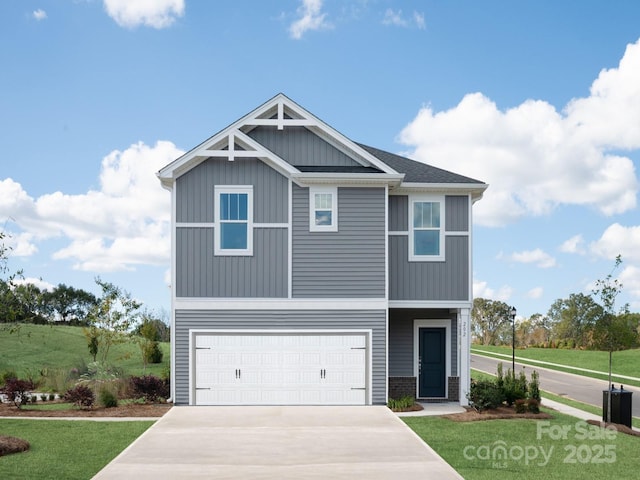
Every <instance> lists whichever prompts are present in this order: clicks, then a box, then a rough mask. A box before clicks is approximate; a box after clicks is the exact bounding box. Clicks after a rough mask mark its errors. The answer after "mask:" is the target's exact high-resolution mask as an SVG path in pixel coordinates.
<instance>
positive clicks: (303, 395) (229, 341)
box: [195, 334, 367, 405]
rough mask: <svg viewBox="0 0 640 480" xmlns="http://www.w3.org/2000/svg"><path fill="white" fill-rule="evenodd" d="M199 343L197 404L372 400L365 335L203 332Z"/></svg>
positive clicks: (199, 337)
mask: <svg viewBox="0 0 640 480" xmlns="http://www.w3.org/2000/svg"><path fill="white" fill-rule="evenodd" d="M195 345H196V355H195V356H196V364H195V369H196V373H195V384H196V385H195V387H196V393H195V397H196V404H202V405H260V404H263V405H278V404H280V405H283V404H284V405H304V404H313V405H317V404H343V405H352V404H353V405H362V404H366V402H367V398H366V389H365V387H366V384H367V374H366V370H367V369H366V360H367V353H366V350H365V348H364V347H365V346H366V336H365V335H364V334H357V335H354V334H344V335H342V334H326V335H323V334H321V335H317V334H282V335H280V334H275V335H271V334H229V335H225V334H217V335H216V334H199V335H196V338H195ZM354 389H355V390H354Z"/></svg>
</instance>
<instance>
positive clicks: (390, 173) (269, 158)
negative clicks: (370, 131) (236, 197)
mask: <svg viewBox="0 0 640 480" xmlns="http://www.w3.org/2000/svg"><path fill="white" fill-rule="evenodd" d="M259 126H271V127H276V128H277V129H278V130H284V129H285V128H287V127H305V128H307V129H308V130H309V131H311V132H312V133H314V134H315V135H317V136H318V137H320V138H322V139H323V140H324V141H326V142H327V143H329V144H330V145H332V146H333V147H335V148H336V149H338V150H339V151H341V152H342V153H344V154H345V155H348V156H349V157H351V158H352V159H353V160H354V161H356V162H358V163H359V164H360V165H362V166H364V167H374V168H375V169H377V170H378V171H379V172H380V173H376V174H374V175H372V174H371V173H368V174H362V173H359V174H348V173H330V172H324V173H318V172H301V171H300V170H298V169H297V168H296V167H294V166H293V165H291V164H290V163H288V162H287V161H285V160H284V159H282V158H281V157H279V156H278V155H276V154H275V153H274V152H272V151H270V150H269V149H267V148H265V147H264V146H263V145H261V144H260V143H259V142H257V141H255V140H254V139H252V138H251V137H250V136H249V135H248V133H249V132H250V131H251V130H253V129H254V128H256V127H259ZM210 157H216V158H226V159H227V160H228V161H231V162H232V161H236V160H241V159H243V158H258V159H260V160H262V161H264V162H265V163H266V164H268V165H269V166H271V167H272V168H274V169H275V170H276V171H278V172H280V173H281V174H283V175H284V176H286V177H287V178H291V179H292V180H293V181H294V182H296V183H297V184H298V185H301V186H309V185H313V184H323V183H333V184H339V183H359V182H362V181H367V182H371V181H374V182H380V183H384V184H388V185H394V186H395V185H399V184H400V182H401V181H402V178H403V177H404V175H403V174H400V173H398V172H397V171H395V170H394V169H392V168H391V167H390V166H389V165H387V164H386V163H384V162H382V161H380V160H379V159H378V158H376V157H375V156H373V155H372V154H371V153H369V152H368V151H367V150H365V149H364V148H362V147H361V146H360V145H358V144H356V143H355V142H353V141H351V140H349V139H348V138H347V137H345V136H344V135H342V134H341V133H340V132H338V131H337V130H334V129H333V128H332V127H330V126H329V125H327V124H325V123H324V122H322V121H321V120H319V119H318V118H317V117H315V116H314V115H313V114H311V113H310V112H308V111H306V110H305V109H304V108H302V107H300V106H299V105H297V104H296V103H295V102H293V101H292V100H290V99H289V98H288V97H286V96H285V95H283V94H278V95H276V96H275V97H274V98H272V99H271V100H269V101H268V102H266V103H265V104H263V105H262V106H260V107H258V108H257V109H255V110H254V111H252V112H251V113H249V114H247V115H245V116H244V117H243V118H241V119H240V120H238V121H236V122H235V123H233V124H231V125H230V126H228V127H227V128H226V129H224V130H222V131H221V132H219V133H217V134H215V135H214V136H212V137H211V138H209V139H208V140H206V141H205V142H203V143H202V144H200V145H198V146H197V147H195V148H194V149H192V150H190V151H189V152H187V153H185V154H184V155H183V156H181V157H180V158H178V159H176V160H175V161H174V162H172V163H170V164H169V165H167V166H166V167H164V168H163V169H162V170H160V171H159V172H158V177H159V178H160V181H161V182H162V185H163V186H164V187H165V188H168V189H171V188H172V184H173V182H174V181H175V179H176V178H178V177H179V176H180V175H182V174H183V173H185V172H187V171H189V170H191V169H192V168H194V167H195V166H196V165H198V164H199V163H201V162H203V161H205V160H206V159H207V158H210Z"/></svg>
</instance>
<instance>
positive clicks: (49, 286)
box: [13, 277, 56, 292]
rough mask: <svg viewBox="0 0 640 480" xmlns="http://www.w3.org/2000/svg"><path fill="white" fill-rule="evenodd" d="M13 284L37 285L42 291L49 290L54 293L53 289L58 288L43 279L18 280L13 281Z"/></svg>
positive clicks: (28, 278)
mask: <svg viewBox="0 0 640 480" xmlns="http://www.w3.org/2000/svg"><path fill="white" fill-rule="evenodd" d="M13 283H15V284H16V285H35V286H36V287H38V288H39V289H40V290H47V291H49V292H51V291H53V289H54V288H56V286H55V285H53V284H51V283H49V282H45V281H44V280H42V279H41V278H34V277H26V278H17V279H15V280H14V281H13Z"/></svg>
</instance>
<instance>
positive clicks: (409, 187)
mask: <svg viewBox="0 0 640 480" xmlns="http://www.w3.org/2000/svg"><path fill="white" fill-rule="evenodd" d="M487 188H489V185H488V184H486V183H410V182H402V183H401V184H400V186H399V187H397V188H395V189H393V190H392V191H390V192H389V195H409V194H412V193H441V194H452V193H453V194H459V195H460V194H462V195H471V197H472V199H473V200H474V201H477V200H480V199H481V198H482V195H483V194H484V191H485V190H486V189H487Z"/></svg>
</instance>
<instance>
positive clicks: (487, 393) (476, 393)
mask: <svg viewBox="0 0 640 480" xmlns="http://www.w3.org/2000/svg"><path fill="white" fill-rule="evenodd" d="M468 398H469V402H470V403H471V406H472V407H473V408H475V409H476V410H478V411H479V412H480V411H482V410H490V409H493V408H498V407H499V406H500V405H502V402H503V401H504V395H503V392H502V389H501V388H500V387H499V386H498V385H497V383H496V382H494V381H491V380H477V381H476V380H474V381H472V382H471V389H470V390H469V396H468Z"/></svg>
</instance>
